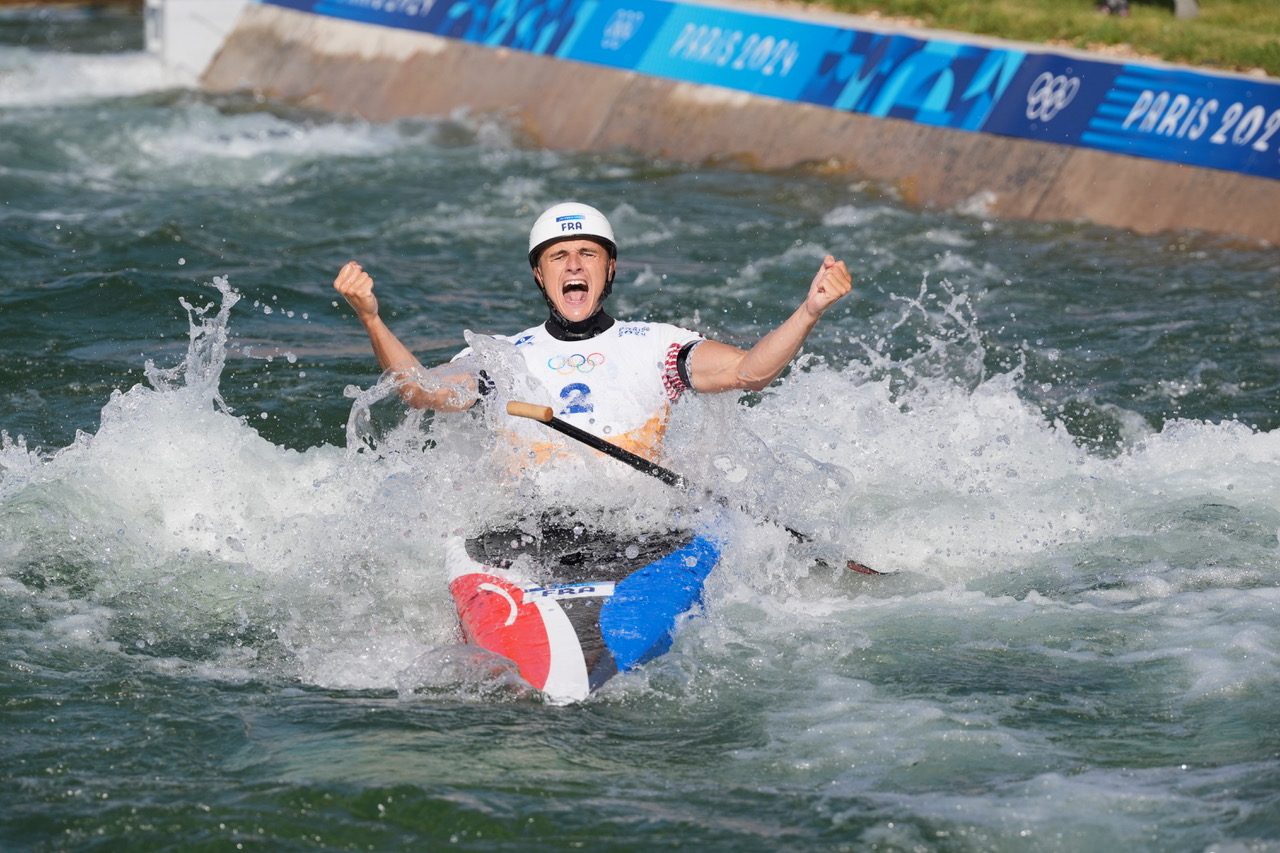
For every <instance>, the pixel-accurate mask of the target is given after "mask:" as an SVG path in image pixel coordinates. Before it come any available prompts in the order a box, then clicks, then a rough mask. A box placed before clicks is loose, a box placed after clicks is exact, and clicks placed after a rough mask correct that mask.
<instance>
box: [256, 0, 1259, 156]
mask: <svg viewBox="0 0 1280 853" xmlns="http://www.w3.org/2000/svg"><path fill="white" fill-rule="evenodd" d="M260 2H267V3H272V4H274V5H280V6H286V7H289V8H293V9H298V10H301V11H306V12H313V13H315V14H320V15H327V16H330V17H338V18H345V19H347V20H355V21H363V22H366V23H375V24H381V25H385V26H391V27H398V28H401V29H412V30H418V31H421V32H427V33H432V34H434V35H437V36H442V37H445V38H454V39H459V40H462V41H468V42H473V43H475V44H482V45H488V46H492V47H506V48H512V49H515V50H523V51H528V52H530V53H536V54H541V55H544V56H555V57H559V58H562V59H571V60H576V61H579V62H586V63H592V64H596V65H604V66H608V67H612V68H618V69H623V70H627V71H635V72H638V73H641V74H649V75H653V76H658V77H664V78H667V79H673V80H680V81H684V82H688V83H698V84H704V85H711V86H720V87H724V88H728V89H733V90H736V91H742V92H749V93H751V94H754V95H762V96H767V97H772V98H779V99H782V100H787V101H794V102H801V103H809V104H815V105H819V106H824V107H829V108H831V109H836V110H844V111H848V112H856V113H862V114H865V115H870V116H877V117H882V118H895V119H902V120H905V121H913V122H918V123H921V124H929V125H933V126H937V127H947V128H953V129H955V130H965V131H972V132H980V133H993V134H998V135H1002V136H1013V137H1019V138H1023V139H1031V140H1036V141H1040V142H1051V143H1055V144H1059V145H1071V146H1077V147H1083V148H1093V149H1097V150H1100V151H1107V152H1111V153H1115V154H1126V155H1130V156H1134V157H1147V158H1152V159H1157V160H1166V161H1170V162H1174V163H1185V164H1187V165H1193V166H1205V167H1209V168H1214V169H1223V170H1227V171H1235V172H1242V173H1245V174H1250V175H1258V176H1262V177H1267V178H1272V179H1276V180H1280V82H1277V81H1275V80H1271V79H1269V78H1266V79H1259V80H1253V79H1249V78H1243V77H1232V76H1227V75H1220V74H1208V73H1199V72H1195V71H1188V70H1181V69H1170V68H1162V67H1155V66H1145V65H1137V64H1123V63H1119V62H1104V61H1096V60H1089V59H1081V58H1078V57H1072V56H1066V55H1060V54H1054V53H1028V52H1025V51H1022V50H1015V49H1011V48H1000V47H990V46H985V45H979V44H970V43H966V42H961V41H950V40H945V39H923V38H915V37H912V36H906V35H898V34H893V33H882V32H870V31H863V30H856V29H852V28H843V27H838V26H835V25H833V24H831V23H816V22H810V21H807V20H804V19H801V18H792V17H780V16H773V15H765V14H759V13H755V12H741V11H737V10H733V9H727V8H723V7H718V6H703V5H700V4H697V3H682V2H669V0H620V2H607V0H260Z"/></svg>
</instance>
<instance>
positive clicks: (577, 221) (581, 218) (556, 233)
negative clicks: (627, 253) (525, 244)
mask: <svg viewBox="0 0 1280 853" xmlns="http://www.w3.org/2000/svg"><path fill="white" fill-rule="evenodd" d="M582 238H589V239H593V240H599V241H600V242H601V243H604V245H605V248H606V249H608V250H609V257H611V258H615V257H617V256H618V244H617V243H616V242H614V239H613V228H611V227H610V226H609V220H608V219H605V216H604V214H603V213H601V212H600V211H598V210H596V209H595V208H594V207H592V206H591V205H588V204H579V203H578V202H576V201H569V202H565V203H564V204H557V205H555V206H554V207H549V208H547V210H546V211H544V212H543V214H542V215H541V216H539V217H538V220H537V221H536V222H534V223H533V229H532V230H531V231H530V232H529V266H531V267H536V266H537V265H538V256H539V255H540V254H542V250H543V249H545V248H546V247H547V246H548V245H549V244H551V243H554V242H556V241H557V240H576V239H582Z"/></svg>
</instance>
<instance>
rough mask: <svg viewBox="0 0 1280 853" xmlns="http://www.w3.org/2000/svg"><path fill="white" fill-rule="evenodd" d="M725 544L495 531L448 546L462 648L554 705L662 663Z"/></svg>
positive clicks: (694, 536)
mask: <svg viewBox="0 0 1280 853" xmlns="http://www.w3.org/2000/svg"><path fill="white" fill-rule="evenodd" d="M720 552H721V545H720V543H718V542H717V541H716V540H715V539H714V538H712V537H711V536H709V535H706V534H703V533H697V532H693V531H669V532H662V533H655V534H648V535H643V536H619V535H616V534H610V533H607V532H599V531H590V530H584V529H583V528H581V527H557V526H551V527H544V528H540V529H539V530H538V531H537V532H536V533H535V534H530V533H526V532H524V531H522V530H520V529H516V528H510V529H497V530H488V531H485V532H484V533H482V534H481V535H478V536H474V537H471V538H466V539H464V538H461V537H458V538H456V539H454V540H451V541H450V543H449V544H448V548H447V553H446V564H447V569H448V573H449V590H450V592H451V593H452V594H453V598H454V602H455V604H456V605H457V610H458V619H459V622H460V623H461V627H462V633H463V636H464V638H465V640H466V642H468V643H471V644H474V645H477V646H480V647H481V648H484V649H487V650H489V651H491V652H494V653H496V654H499V655H502V656H504V657H507V658H510V659H511V660H512V661H514V662H515V664H516V666H517V667H518V669H519V671H520V675H521V677H522V678H524V679H525V681H527V682H529V684H531V685H532V686H534V687H535V688H537V689H538V690H541V691H542V692H543V693H544V694H545V695H546V696H547V698H548V699H549V700H550V701H551V702H553V703H556V704H568V703H571V702H577V701H581V700H583V699H585V698H587V697H588V696H590V695H591V694H592V693H593V692H595V691H596V690H598V689H600V687H602V686H603V685H604V684H605V683H607V682H608V681H609V679H611V678H613V677H614V676H615V675H617V674H618V673H620V672H626V671H627V670H630V669H634V668H636V667H638V666H641V665H643V664H644V663H645V662H647V661H650V660H653V659H654V658H656V657H658V656H659V655H662V654H664V653H665V652H666V651H667V650H668V649H670V647H671V642H672V638H673V635H674V633H675V631H676V629H677V627H678V626H679V624H680V623H681V621H682V618H683V617H684V616H685V615H686V614H689V613H690V612H691V611H694V610H695V609H696V608H698V607H699V605H700V604H701V601H702V589H703V584H704V583H705V581H706V579H707V576H708V575H709V574H710V573H711V570H712V569H713V568H715V565H716V563H717V562H718V561H719V559H720Z"/></svg>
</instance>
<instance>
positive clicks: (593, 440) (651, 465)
mask: <svg viewBox="0 0 1280 853" xmlns="http://www.w3.org/2000/svg"><path fill="white" fill-rule="evenodd" d="M507 414H509V415H514V416H515V417H517V418H528V419H530V420H534V421H539V422H541V423H544V424H546V425H547V426H549V427H551V428H552V429H553V430H555V431H556V432H559V433H563V434H564V435H567V436H569V438H572V439H574V440H575V441H580V442H582V443H583V444H585V445H587V446H588V447H591V448H594V449H595V450H599V451H600V452H601V453H603V454H605V455H607V456H612V457H613V458H614V459H617V460H618V461H619V462H625V463H626V464H628V465H630V466H631V467H632V468H635V469H636V470H637V471H640V472H642V473H645V474H648V475H649V476H650V477H656V478H657V479H659V480H661V481H662V482H664V483H666V484H667V485H668V486H674V487H675V488H677V489H687V488H690V485H689V483H688V482H687V481H686V480H685V478H684V477H682V476H680V475H679V474H677V473H676V472H675V471H672V470H671V469H670V468H664V467H662V466H661V465H659V464H658V463H656V462H650V461H649V460H648V459H645V458H644V457H643V456H638V455H636V454H635V453H632V452H631V451H630V450H626V449H624V448H621V447H619V446H618V445H616V444H613V443H611V442H608V441H605V440H604V439H603V438H601V437H600V436H598V435H592V434H591V433H589V432H587V431H586V430H584V429H579V428H578V427H576V426H574V425H573V424H571V423H568V422H566V421H562V420H560V419H559V418H557V417H556V416H555V413H554V412H553V411H552V410H551V407H550V406H538V405H534V404H533V403H521V402H519V401H516V400H512V401H511V402H509V403H507ZM706 494H707V496H708V497H710V498H712V499H713V500H715V501H716V502H717V503H719V504H721V505H722V506H728V505H729V501H728V499H727V498H725V497H722V496H721V495H717V494H715V493H714V492H711V491H709V490H708V491H706ZM765 521H767V522H769V523H770V524H777V525H778V526H779V527H781V528H782V529H783V530H785V531H787V533H789V534H791V538H792V539H794V540H796V541H797V542H812V541H813V537H811V536H806V535H805V534H803V533H801V532H800V531H798V530H796V529H794V528H791V527H788V526H787V525H785V524H781V523H779V522H777V521H774V520H772V519H769V518H766V519H765ZM845 568H847V569H849V570H850V571H854V572H861V573H862V574H864V575H882V574H884V572H877V571H876V570H875V569H872V568H870V567H868V566H864V565H862V563H859V562H858V561H856V560H846V561H845Z"/></svg>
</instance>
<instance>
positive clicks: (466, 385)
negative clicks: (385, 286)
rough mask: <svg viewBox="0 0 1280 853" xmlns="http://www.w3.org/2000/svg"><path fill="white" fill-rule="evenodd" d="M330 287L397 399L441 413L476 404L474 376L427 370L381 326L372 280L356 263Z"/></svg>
mask: <svg viewBox="0 0 1280 853" xmlns="http://www.w3.org/2000/svg"><path fill="white" fill-rule="evenodd" d="M333 286H334V289H335V290H337V291H338V292H339V293H341V294H342V296H343V298H344V299H346V300H347V303H348V304H349V305H350V306H351V307H352V308H353V309H355V312H356V316H357V317H358V318H359V319H360V323H361V325H363V326H364V328H365V331H366V332H367V333H368V335H369V342H370V343H371V344H372V345H373V354H374V356H375V357H376V358H377V359H378V366H379V367H381V368H382V369H383V371H390V372H391V374H392V376H394V377H395V380H396V387H397V389H398V390H399V393H400V397H401V399H403V400H404V401H405V402H406V403H407V404H409V405H410V406H413V407H414V408H415V409H435V410H437V411H442V412H461V411H464V410H466V409H469V408H471V406H472V405H474V404H475V401H476V400H477V399H478V398H479V396H480V395H479V386H478V382H477V380H476V377H475V376H474V375H473V374H471V373H467V372H465V371H460V370H457V369H454V368H451V367H450V366H449V365H447V364H446V365H441V366H440V367H435V368H432V369H430V370H428V369H427V368H425V367H423V366H422V363H421V362H420V361H418V359H417V358H416V357H415V356H414V354H413V353H411V352H409V348H408V347H406V346H405V345H404V344H403V343H401V342H400V339H399V338H397V337H396V336H395V334H394V333H393V332H392V331H391V330H390V329H389V328H387V324H386V323H384V322H382V317H380V316H379V315H378V298H377V297H376V296H374V295H373V278H372V276H370V275H369V274H368V273H367V272H365V271H364V269H363V268H361V266H360V265H359V264H358V263H356V262H355V261H351V262H350V263H348V264H347V265H346V266H344V267H343V268H342V270H341V271H340V272H339V273H338V277H337V278H336V279H334V281H333Z"/></svg>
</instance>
